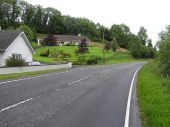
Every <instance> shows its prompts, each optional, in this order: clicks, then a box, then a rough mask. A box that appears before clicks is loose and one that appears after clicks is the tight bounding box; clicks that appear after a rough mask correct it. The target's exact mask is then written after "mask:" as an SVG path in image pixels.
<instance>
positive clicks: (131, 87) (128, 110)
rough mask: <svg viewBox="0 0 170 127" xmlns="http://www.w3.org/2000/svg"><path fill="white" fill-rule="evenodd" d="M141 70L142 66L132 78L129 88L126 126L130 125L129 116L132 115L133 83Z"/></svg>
mask: <svg viewBox="0 0 170 127" xmlns="http://www.w3.org/2000/svg"><path fill="white" fill-rule="evenodd" d="M139 70H140V68H138V69H137V70H136V72H135V74H134V76H133V78H132V82H131V86H130V89H129V96H128V101H127V108H126V116H125V124H124V127H129V116H130V102H131V96H132V89H133V84H134V81H135V77H136V75H137V72H138V71H139Z"/></svg>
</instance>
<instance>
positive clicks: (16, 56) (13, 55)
mask: <svg viewBox="0 0 170 127" xmlns="http://www.w3.org/2000/svg"><path fill="white" fill-rule="evenodd" d="M12 57H13V58H16V59H19V60H20V59H22V54H17V53H13V54H12Z"/></svg>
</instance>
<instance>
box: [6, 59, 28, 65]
mask: <svg viewBox="0 0 170 127" xmlns="http://www.w3.org/2000/svg"><path fill="white" fill-rule="evenodd" d="M25 65H26V62H25V60H24V59H17V58H14V57H9V58H8V59H6V66H8V67H21V66H25Z"/></svg>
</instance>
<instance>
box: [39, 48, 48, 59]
mask: <svg viewBox="0 0 170 127" xmlns="http://www.w3.org/2000/svg"><path fill="white" fill-rule="evenodd" d="M49 54H50V50H49V49H48V50H47V51H44V52H41V53H40V56H43V57H48V56H49Z"/></svg>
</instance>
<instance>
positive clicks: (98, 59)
mask: <svg viewBox="0 0 170 127" xmlns="http://www.w3.org/2000/svg"><path fill="white" fill-rule="evenodd" d="M100 62H102V57H100V56H95V55H94V56H90V58H88V59H87V60H86V64H87V65H92V64H98V63H100Z"/></svg>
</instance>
